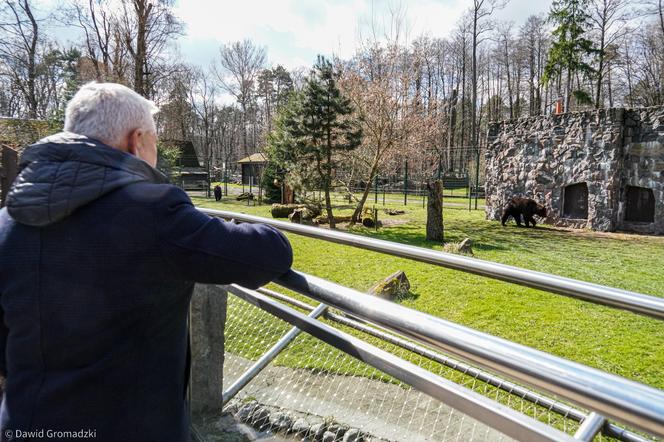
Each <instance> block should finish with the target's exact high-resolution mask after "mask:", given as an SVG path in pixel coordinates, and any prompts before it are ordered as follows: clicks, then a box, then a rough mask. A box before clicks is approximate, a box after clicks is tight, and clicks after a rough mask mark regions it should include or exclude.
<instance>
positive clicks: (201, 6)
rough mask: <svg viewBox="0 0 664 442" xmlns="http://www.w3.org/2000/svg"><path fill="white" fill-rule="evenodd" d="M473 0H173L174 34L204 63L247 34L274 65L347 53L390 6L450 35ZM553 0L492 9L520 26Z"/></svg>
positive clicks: (413, 25) (184, 51)
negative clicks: (179, 29) (180, 27)
mask: <svg viewBox="0 0 664 442" xmlns="http://www.w3.org/2000/svg"><path fill="white" fill-rule="evenodd" d="M35 1H36V3H37V5H38V10H40V11H41V12H44V13H47V12H52V11H54V10H56V9H58V7H59V5H61V4H62V3H63V1H64V0H35ZM471 4H472V0H175V7H174V8H175V13H176V15H177V16H178V17H179V18H180V20H182V22H183V23H184V25H185V35H183V36H182V37H180V38H179V39H178V41H177V46H178V48H179V53H180V55H181V57H182V59H183V60H184V61H186V62H188V63H191V64H195V65H198V66H201V67H203V68H207V67H208V66H209V65H210V64H211V63H213V62H214V61H215V59H216V58H218V54H219V47H220V46H221V45H222V44H224V43H229V42H233V41H238V40H243V39H245V38H249V39H251V40H253V41H254V43H256V44H258V45H260V46H264V47H266V48H267V56H268V62H269V64H270V65H277V64H281V65H282V66H284V67H286V68H288V69H293V68H298V67H305V68H307V67H310V66H311V65H312V64H313V63H314V62H315V60H316V56H317V55H318V54H322V55H325V56H327V57H331V56H332V55H337V56H340V57H341V58H349V57H350V56H352V55H353V52H354V51H355V49H356V48H357V46H358V41H359V40H360V39H361V38H362V36H365V37H366V36H368V35H369V33H370V30H371V28H372V26H371V24H372V23H373V24H375V25H376V26H375V28H376V29H379V30H380V29H384V27H385V25H386V24H389V22H390V20H389V17H390V11H395V10H398V11H400V12H401V13H402V14H403V15H404V18H405V20H404V22H405V24H406V26H405V28H406V29H407V30H408V37H409V39H410V40H412V39H414V38H415V37H418V36H420V35H428V36H430V37H447V36H449V35H450V33H451V32H452V31H453V30H454V29H455V27H456V25H457V23H458V21H459V19H460V17H461V16H462V15H463V14H464V12H465V11H467V10H468V9H469V8H470V6H471ZM550 6H551V0H509V2H508V3H507V5H506V6H505V7H504V8H502V9H500V10H497V11H496V12H495V13H494V15H493V17H494V18H495V19H498V20H504V21H513V22H514V23H515V24H516V27H517V28H518V26H520V25H521V24H522V23H523V22H524V21H525V19H526V18H527V17H528V16H529V15H532V14H544V13H546V12H548V10H549V8H550ZM53 27H54V28H56V34H57V35H58V39H59V40H61V41H63V42H67V41H68V40H69V41H74V40H78V39H80V36H79V35H78V31H77V30H76V28H73V27H65V26H62V25H58V24H57V23H54V24H53Z"/></svg>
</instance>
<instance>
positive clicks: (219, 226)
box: [0, 83, 292, 441]
mask: <svg viewBox="0 0 664 442" xmlns="http://www.w3.org/2000/svg"><path fill="white" fill-rule="evenodd" d="M155 110H156V108H155V107H154V105H153V104H152V103H151V102H150V101H148V100H146V99H144V98H143V97H141V96H139V95H137V94H136V93H134V92H133V91H131V90H130V89H128V88H126V87H124V86H121V85H118V84H103V83H99V84H94V83H93V84H88V85H85V86H83V87H82V88H81V90H79V91H78V93H76V95H75V96H74V97H73V98H72V100H71V101H70V102H69V104H68V106H67V109H66V113H65V132H63V133H60V134H57V135H54V136H52V137H49V138H46V139H44V140H41V141H39V142H38V143H36V144H34V145H32V146H30V147H28V148H27V149H26V150H25V152H24V153H23V156H22V159H21V162H20V173H19V176H18V177H17V179H16V181H15V182H14V185H13V187H12V189H11V192H10V193H9V195H8V198H7V208H6V209H2V210H1V211H0V305H1V307H2V309H1V311H0V314H2V316H3V318H2V319H3V320H2V321H1V324H0V343H1V348H0V350H1V351H0V371H1V372H2V374H3V375H5V376H6V382H5V392H4V396H3V399H2V409H1V426H2V436H1V437H2V438H3V440H22V439H23V438H24V437H25V438H28V439H29V438H31V437H30V435H31V434H32V435H35V434H36V435H38V436H39V435H40V433H39V432H40V431H41V432H42V433H41V435H43V437H44V438H47V437H48V436H47V435H48V431H49V430H50V431H51V433H50V434H54V433H53V431H64V432H65V433H59V434H60V435H68V434H69V435H70V436H72V437H77V438H80V437H81V436H80V434H83V433H79V436H73V433H66V432H79V431H81V430H82V431H87V433H85V434H88V435H93V436H94V437H95V439H96V440H104V441H138V440H144V441H184V440H188V438H189V437H188V431H189V429H188V421H187V415H186V413H185V392H186V389H187V381H188V376H189V373H188V371H189V360H188V336H187V328H186V321H187V319H186V318H187V310H188V307H189V300H190V298H191V294H192V290H193V287H194V283H195V282H201V283H215V284H228V283H239V284H242V285H244V286H246V287H254V288H255V287H258V286H261V285H263V284H265V283H267V282H268V281H270V280H272V279H274V278H276V277H277V276H279V275H281V274H283V273H284V272H286V271H287V270H288V269H289V268H290V266H291V262H292V251H291V248H290V245H289V243H288V240H287V239H286V238H285V237H284V236H283V235H282V234H281V233H279V232H278V231H277V230H275V229H273V228H270V227H267V226H262V225H249V224H241V225H236V224H234V223H229V222H224V221H221V220H219V219H215V218H210V217H208V216H206V215H204V214H202V213H200V212H199V211H197V210H196V209H195V208H194V206H193V205H192V203H191V200H190V199H189V197H188V196H187V195H186V194H185V193H184V192H183V191H182V190H180V189H179V188H177V187H175V186H171V185H168V184H166V180H165V178H164V176H163V175H162V174H161V173H160V172H158V171H157V170H156V169H154V167H155V165H156V162H157V147H156V141H157V138H156V135H155V124H154V121H153V117H152V114H153V113H154V112H155ZM219 399H220V400H221V398H219ZM31 432H32V433H31ZM35 432H36V433H35ZM92 432H94V433H92ZM55 434H58V433H55Z"/></svg>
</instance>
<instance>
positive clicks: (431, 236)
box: [427, 180, 444, 241]
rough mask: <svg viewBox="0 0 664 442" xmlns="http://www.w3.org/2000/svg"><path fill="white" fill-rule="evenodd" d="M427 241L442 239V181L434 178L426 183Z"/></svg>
mask: <svg viewBox="0 0 664 442" xmlns="http://www.w3.org/2000/svg"><path fill="white" fill-rule="evenodd" d="M427 190H428V191H429V201H428V203H427V241H443V238H444V230H443V183H442V182H441V181H440V180H436V181H434V182H433V183H427Z"/></svg>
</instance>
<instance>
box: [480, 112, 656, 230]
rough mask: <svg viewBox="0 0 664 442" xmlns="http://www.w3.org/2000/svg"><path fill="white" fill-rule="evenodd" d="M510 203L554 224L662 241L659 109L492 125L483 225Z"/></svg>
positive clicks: (528, 119) (582, 114)
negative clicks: (518, 202) (522, 201)
mask: <svg viewBox="0 0 664 442" xmlns="http://www.w3.org/2000/svg"><path fill="white" fill-rule="evenodd" d="M513 196H526V197H530V198H533V199H535V200H538V201H539V202H541V203H543V204H545V205H546V207H547V211H548V217H547V220H546V222H548V223H551V224H554V225H559V226H571V227H577V228H590V229H593V230H600V231H614V230H630V231H637V232H641V233H655V234H664V107H653V108H643V109H606V110H598V111H586V112H578V113H569V114H561V115H550V116H541V117H531V118H524V119H520V120H514V121H505V122H500V123H492V124H491V125H490V127H489V133H488V149H487V154H486V214H487V218H488V219H493V220H497V219H500V216H501V213H502V209H503V207H504V205H505V204H506V203H507V201H508V200H509V199H510V198H512V197H513Z"/></svg>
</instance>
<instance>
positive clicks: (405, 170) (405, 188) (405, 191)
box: [403, 160, 408, 206]
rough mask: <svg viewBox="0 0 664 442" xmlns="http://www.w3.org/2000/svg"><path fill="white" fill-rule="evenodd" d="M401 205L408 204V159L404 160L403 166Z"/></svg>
mask: <svg viewBox="0 0 664 442" xmlns="http://www.w3.org/2000/svg"><path fill="white" fill-rule="evenodd" d="M403 205H404V206H407V205H408V160H406V162H405V164H404V168H403Z"/></svg>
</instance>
